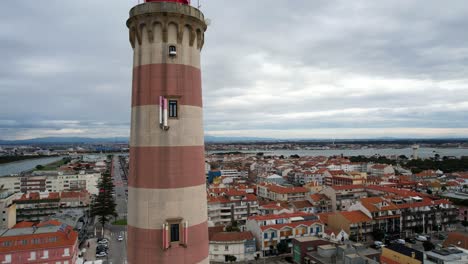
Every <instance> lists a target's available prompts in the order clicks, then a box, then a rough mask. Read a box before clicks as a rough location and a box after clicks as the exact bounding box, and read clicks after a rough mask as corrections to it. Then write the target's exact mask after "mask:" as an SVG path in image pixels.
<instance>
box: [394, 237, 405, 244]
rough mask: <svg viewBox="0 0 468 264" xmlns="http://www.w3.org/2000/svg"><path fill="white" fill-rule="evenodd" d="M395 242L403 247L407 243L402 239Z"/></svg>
mask: <svg viewBox="0 0 468 264" xmlns="http://www.w3.org/2000/svg"><path fill="white" fill-rule="evenodd" d="M395 242H396V243H398V244H402V245H404V244H405V243H406V242H405V240H404V239H401V238H399V239H397V240H395Z"/></svg>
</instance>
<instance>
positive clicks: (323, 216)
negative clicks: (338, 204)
mask: <svg viewBox="0 0 468 264" xmlns="http://www.w3.org/2000/svg"><path fill="white" fill-rule="evenodd" d="M332 214H334V213H333V212H324V213H318V214H317V216H318V218H319V219H320V220H322V222H324V223H328V216H330V215H332Z"/></svg>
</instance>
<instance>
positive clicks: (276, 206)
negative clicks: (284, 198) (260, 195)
mask: <svg viewBox="0 0 468 264" xmlns="http://www.w3.org/2000/svg"><path fill="white" fill-rule="evenodd" d="M260 207H261V209H274V210H282V209H286V208H287V207H284V206H283V205H282V204H281V203H269V204H263V205H261V206H260Z"/></svg>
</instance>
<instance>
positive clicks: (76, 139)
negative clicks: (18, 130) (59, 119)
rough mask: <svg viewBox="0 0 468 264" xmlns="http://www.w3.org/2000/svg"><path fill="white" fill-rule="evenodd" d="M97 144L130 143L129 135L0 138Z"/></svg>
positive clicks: (30, 141)
mask: <svg viewBox="0 0 468 264" xmlns="http://www.w3.org/2000/svg"><path fill="white" fill-rule="evenodd" d="M80 143H81V144H93V143H94V144H96V143H128V138H127V137H115V138H88V137H43V138H31V139H23V140H0V144H5V145H6V144H80Z"/></svg>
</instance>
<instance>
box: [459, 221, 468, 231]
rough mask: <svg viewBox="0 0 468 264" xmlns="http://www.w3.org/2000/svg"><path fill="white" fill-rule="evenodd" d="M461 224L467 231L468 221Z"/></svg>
mask: <svg viewBox="0 0 468 264" xmlns="http://www.w3.org/2000/svg"><path fill="white" fill-rule="evenodd" d="M461 224H462V226H463V227H464V228H465V230H466V227H467V226H468V221H466V220H463V221H462V222H461Z"/></svg>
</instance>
